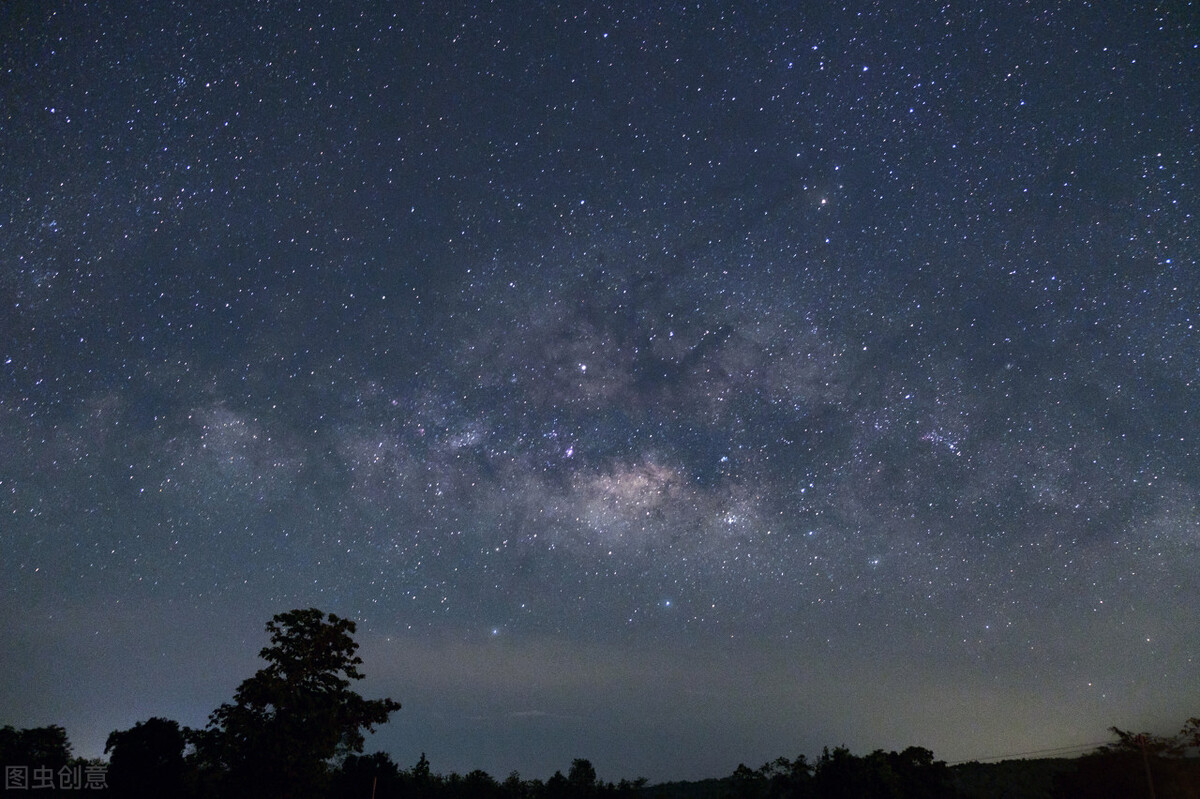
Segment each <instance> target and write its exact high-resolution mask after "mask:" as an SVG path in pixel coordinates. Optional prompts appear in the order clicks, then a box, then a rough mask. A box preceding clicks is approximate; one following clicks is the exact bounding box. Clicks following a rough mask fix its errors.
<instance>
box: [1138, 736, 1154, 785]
mask: <svg viewBox="0 0 1200 799" xmlns="http://www.w3.org/2000/svg"><path fill="white" fill-rule="evenodd" d="M1136 740H1137V742H1138V743H1139V744H1140V745H1141V747H1142V765H1143V766H1145V767H1146V786H1147V787H1148V788H1149V789H1150V799H1156V797H1155V796H1154V778H1153V777H1152V776H1150V757H1149V755H1147V754H1146V736H1145V735H1142V734H1141V733H1138V737H1137V739H1136Z"/></svg>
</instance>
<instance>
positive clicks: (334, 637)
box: [194, 608, 400, 797]
mask: <svg viewBox="0 0 1200 799" xmlns="http://www.w3.org/2000/svg"><path fill="white" fill-rule="evenodd" d="M267 632H269V633H270V635H271V642H270V644H269V645H268V646H266V647H264V648H263V649H262V651H261V652H260V653H259V656H260V657H261V658H262V659H263V660H265V661H266V662H267V665H266V666H265V667H264V668H262V669H259V670H258V671H257V672H256V673H255V674H254V676H252V677H250V678H248V679H246V680H244V681H243V682H242V684H241V685H239V686H238V688H237V691H236V692H235V693H234V698H233V702H232V703H225V704H222V705H221V706H220V707H218V708H217V709H216V710H214V711H213V712H212V714H211V715H210V716H209V723H208V726H207V727H206V728H205V729H204V730H203V731H199V732H197V733H195V734H194V739H195V743H196V747H197V753H198V757H199V760H200V761H201V763H202V765H203V766H204V767H205V768H206V769H207V770H208V771H210V772H211V773H212V776H214V778H216V779H218V780H219V781H220V782H221V783H222V794H223V795H228V796H236V795H254V796H263V797H269V796H279V797H284V796H287V797H303V796H314V795H319V794H320V793H321V791H322V790H323V788H324V786H325V784H326V782H327V779H328V775H329V769H330V763H331V761H332V760H334V759H335V758H338V757H344V756H346V755H348V754H351V753H360V752H362V749H363V744H364V740H365V738H364V731H366V732H373V731H374V728H375V726H376V725H379V724H384V723H386V722H387V720H388V716H389V715H391V714H392V713H393V712H394V711H396V710H399V709H400V703H399V702H396V701H394V700H392V699H390V698H389V699H364V698H363V697H362V696H360V695H359V694H358V693H356V692H355V691H354V690H352V688H351V685H352V683H351V681H352V680H361V679H362V678H363V675H362V673H361V672H360V671H359V670H358V667H359V666H360V665H361V664H362V658H360V657H358V655H357V654H355V653H356V652H357V650H358V644H357V643H356V642H355V641H354V639H353V637H352V636H353V634H354V632H355V624H354V622H353V621H351V620H350V619H344V618H340V617H338V616H335V615H333V614H329V615H328V616H326V614H325V613H323V612H322V611H320V610H317V609H316V608H308V609H306V610H291V611H288V612H286V613H280V614H278V615H276V616H275V617H273V618H272V619H271V621H269V622H268V623H267Z"/></svg>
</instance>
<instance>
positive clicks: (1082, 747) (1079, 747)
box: [946, 741, 1112, 766]
mask: <svg viewBox="0 0 1200 799" xmlns="http://www.w3.org/2000/svg"><path fill="white" fill-rule="evenodd" d="M1111 743H1112V741H1097V742H1096V743H1089V744H1074V745H1073V746H1056V747H1054V748H1052V749H1033V750H1031V751H1029V752H1012V753H1010V754H1006V755H988V756H986V757H972V758H969V759H967V760H956V761H954V762H953V763H947V764H946V765H948V766H961V765H962V764H963V763H986V762H988V761H990V760H1008V759H1010V758H1016V757H1028V756H1030V755H1053V754H1060V755H1065V754H1068V753H1070V752H1076V751H1078V752H1085V751H1087V750H1089V749H1095V748H1096V747H1098V746H1105V745H1107V744H1111Z"/></svg>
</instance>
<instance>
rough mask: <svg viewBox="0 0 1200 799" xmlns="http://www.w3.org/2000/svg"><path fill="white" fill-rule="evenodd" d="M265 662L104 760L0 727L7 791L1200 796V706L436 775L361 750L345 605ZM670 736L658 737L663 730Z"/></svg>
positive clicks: (294, 627) (627, 798) (277, 622)
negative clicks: (807, 752) (1063, 745)
mask: <svg viewBox="0 0 1200 799" xmlns="http://www.w3.org/2000/svg"><path fill="white" fill-rule="evenodd" d="M267 631H268V632H269V633H270V635H271V642H270V645H269V646H267V647H265V648H263V649H262V651H261V652H260V653H259V654H260V657H262V659H263V660H265V661H266V663H267V665H266V666H265V667H264V668H262V669H260V670H259V671H258V672H256V673H255V674H254V675H253V676H252V677H250V678H249V679H247V680H245V681H243V682H242V684H241V685H239V686H238V688H237V690H236V692H235V693H234V697H233V701H232V702H228V703H225V704H222V705H221V706H220V707H218V708H217V709H216V710H214V711H213V712H212V714H210V716H209V721H208V724H207V726H205V727H204V728H203V729H190V728H187V727H183V726H181V725H180V724H179V723H178V722H176V721H172V720H170V719H164V718H151V719H148V720H146V721H143V722H139V723H137V724H135V725H134V726H133V727H131V728H130V729H127V730H117V731H114V732H113V733H112V734H110V735H109V736H108V740H107V742H106V745H105V754H107V755H108V756H109V759H108V761H107V763H106V762H104V761H102V760H83V759H79V758H74V757H72V755H71V746H70V742H69V741H68V740H67V734H66V731H65V730H64V729H63V728H62V727H59V726H48V727H38V728H33V729H23V730H18V729H15V728H13V727H11V726H6V727H3V728H0V766H2V767H3V770H4V780H5V782H4V794H5V795H6V796H7V795H16V794H17V792H21V793H22V794H24V793H25V792H27V791H35V792H36V793H37V795H40V796H79V793H78V792H79V791H80V790H85V791H90V792H95V793H103V794H105V795H108V796H112V797H136V798H137V799H141V798H142V797H179V799H210V797H211V798H213V799H216V798H217V797H220V798H221V799H238V797H243V796H244V797H251V796H253V797H256V798H257V797H279V798H280V799H283V798H284V797H288V798H289V799H306V798H307V797H311V798H312V799H317V798H318V797H320V798H322V799H343V798H344V799H350V797H363V798H364V799H365V797H373V798H374V799H389V797H403V799H843V798H845V799H850V798H851V797H853V798H854V799H876V798H878V799H955V798H960V799H1001V797H1003V799H1020V798H1021V797H1028V799H1109V798H1110V797H1111V798H1112V799H1131V798H1134V797H1142V796H1147V797H1151V796H1152V797H1154V799H1200V718H1191V719H1189V720H1188V721H1187V722H1186V723H1185V725H1184V727H1183V729H1182V730H1181V731H1180V732H1179V734H1177V735H1175V736H1169V737H1161V736H1153V735H1148V734H1144V733H1142V734H1135V733H1131V732H1128V731H1125V730H1121V729H1118V728H1116V727H1113V728H1112V733H1113V735H1114V737H1115V741H1114V742H1113V743H1112V744H1110V745H1107V746H1104V747H1101V748H1100V749H1098V750H1096V751H1095V752H1093V753H1091V754H1088V755H1085V756H1083V757H1080V758H1077V759H1074V760H1067V759H1061V758H1059V759H1046V760H1031V761H1005V762H1002V763H997V764H981V763H967V764H961V765H959V766H955V767H950V766H947V764H946V763H945V762H943V761H939V760H935V759H934V756H933V753H932V752H931V751H929V750H928V749H923V748H920V747H915V746H914V747H909V748H907V749H905V750H903V751H901V752H894V751H893V752H884V751H882V750H877V751H875V752H872V753H870V754H868V755H862V756H858V755H854V754H852V753H851V752H850V751H849V750H848V749H846V748H845V747H837V748H835V749H828V748H826V749H825V750H824V751H823V752H822V753H821V755H820V757H818V758H817V759H816V760H813V761H809V760H808V759H807V758H806V757H805V756H803V755H801V756H799V757H797V758H795V759H794V760H788V759H787V758H783V757H781V758H779V759H777V760H774V761H772V762H770V763H767V764H765V765H763V766H761V767H759V768H757V769H751V768H749V767H747V766H746V765H744V764H743V765H739V766H738V767H737V769H736V770H735V771H734V772H733V773H732V774H731V775H729V776H727V777H725V778H722V779H710V780H702V781H699V782H678V783H665V784H661V785H654V786H650V785H647V784H646V780H644V779H636V780H625V779H623V780H621V781H619V782H617V783H612V782H603V781H601V780H600V779H598V777H597V775H596V770H595V769H594V768H593V766H592V764H591V762H590V761H588V760H585V759H582V758H578V759H576V760H574V761H572V763H571V765H570V768H569V769H568V771H567V773H566V774H565V775H564V774H563V773H562V772H561V771H559V772H555V774H554V775H553V776H552V777H550V778H549V779H547V780H540V779H533V780H526V779H522V778H521V776H520V775H519V774H518V773H517V772H513V773H511V774H509V775H508V777H507V778H505V779H504V780H502V781H497V780H496V779H495V778H493V777H492V776H491V775H489V774H487V773H486V772H484V771H478V770H477V771H472V772H470V773H469V774H465V775H460V774H456V773H451V774H449V775H445V776H443V775H439V774H435V773H434V772H433V771H432V770H431V768H430V764H429V761H428V760H427V759H426V757H425V755H424V754H422V755H421V758H420V760H419V761H418V762H417V763H416V764H415V765H413V766H412V767H410V768H407V769H401V768H400V767H399V766H398V765H397V764H396V763H395V762H394V761H393V760H392V759H391V757H390V756H389V755H387V754H386V753H383V752H375V753H372V754H365V755H364V754H363V747H364V742H365V735H364V733H365V732H371V731H373V729H374V727H375V726H376V725H379V724H383V723H386V721H387V720H388V717H389V716H390V715H391V713H393V712H394V711H396V710H398V709H399V708H400V703H398V702H395V701H393V700H392V699H372V700H368V699H364V698H362V697H361V696H359V695H358V694H357V693H355V692H354V691H353V690H351V685H352V683H351V681H352V680H360V679H362V674H361V673H360V672H359V671H358V666H359V665H360V664H361V663H362V660H361V658H359V657H357V655H356V654H355V652H356V651H357V649H358V645H357V644H356V643H355V642H354V640H353V637H352V634H353V633H354V631H355V625H354V623H353V622H352V621H350V620H348V619H342V618H339V617H337V616H334V615H332V614H330V615H328V616H326V614H324V613H322V612H321V611H319V610H317V609H315V608H309V609H307V610H293V611H289V612H287V613H281V614H278V615H276V616H275V617H273V618H272V619H271V621H270V622H268V623H267ZM664 745H666V744H664Z"/></svg>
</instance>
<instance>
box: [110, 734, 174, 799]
mask: <svg viewBox="0 0 1200 799" xmlns="http://www.w3.org/2000/svg"><path fill="white" fill-rule="evenodd" d="M186 745H187V739H186V734H185V731H184V730H183V729H180V727H179V722H177V721H171V720H170V719H163V718H151V719H148V720H146V721H140V722H138V723H137V724H135V725H134V726H133V727H132V728H130V729H128V730H117V731H115V732H112V733H110V734H109V736H108V740H107V741H105V743H104V754H106V755H109V758H108V780H107V781H108V787H109V790H110V791H111V794H110V795H111V796H118V797H119V796H133V797H140V796H179V795H180V794H181V793H182V792H183V783H184V759H183V751H184V748H185V747H186ZM110 752H111V754H110Z"/></svg>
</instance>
